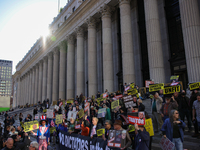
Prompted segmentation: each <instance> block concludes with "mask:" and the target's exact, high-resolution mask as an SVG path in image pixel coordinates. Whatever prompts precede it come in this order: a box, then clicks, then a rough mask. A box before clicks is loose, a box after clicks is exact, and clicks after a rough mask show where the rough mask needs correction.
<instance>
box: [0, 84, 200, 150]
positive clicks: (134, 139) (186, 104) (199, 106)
mask: <svg viewBox="0 0 200 150" xmlns="http://www.w3.org/2000/svg"><path fill="white" fill-rule="evenodd" d="M126 86H127V85H126V84H125V86H124V87H125V88H126ZM125 88H124V89H125ZM105 93H107V97H106V99H104V100H103V101H100V102H98V101H97V98H99V97H101V93H100V92H98V93H97V94H96V95H95V96H94V97H88V98H84V96H83V94H80V95H79V96H78V95H77V96H76V97H75V98H74V101H73V102H71V103H67V101H66V103H65V107H63V104H62V105H61V103H62V101H61V99H59V100H58V101H57V106H58V109H56V108H55V109H54V113H53V114H54V117H53V118H47V124H48V126H49V127H56V131H54V132H53V133H51V138H50V142H52V143H53V144H56V143H58V141H59V136H58V134H59V131H60V130H63V131H66V132H69V133H70V134H80V135H82V136H89V137H91V138H94V137H97V130H98V129H101V128H105V134H103V135H102V137H98V138H102V139H104V140H108V135H109V131H110V130H122V131H124V130H126V131H127V132H126V144H125V147H123V148H122V149H128V148H130V149H134V150H141V149H142V150H150V149H151V144H152V136H151V137H150V135H149V133H148V132H147V131H146V129H145V127H144V125H137V124H135V125H131V124H127V121H126V117H127V114H128V113H130V112H140V111H145V105H144V104H143V103H142V100H141V99H140V98H139V97H137V96H136V95H133V96H132V98H133V102H134V103H135V106H134V107H130V108H126V107H125V104H124V101H123V96H126V95H128V93H127V91H125V90H123V92H122V93H121V92H120V91H117V92H116V93H109V92H108V91H107V90H106V91H105ZM121 94H122V95H123V96H122V97H121V98H119V107H117V108H115V109H114V110H112V109H111V103H112V102H113V101H115V97H116V96H118V95H121ZM152 94H153V98H152V99H151V103H152V106H151V108H152V110H151V112H152V114H148V113H147V112H146V111H145V118H146V119H148V118H150V117H149V116H151V118H152V122H153V129H154V133H155V134H158V135H160V136H163V137H167V138H168V139H169V140H170V141H171V142H173V143H174V144H175V147H176V149H177V150H182V149H183V139H184V130H185V126H186V124H185V120H184V119H185V117H186V118H187V127H188V132H191V131H192V123H193V125H194V129H195V134H194V135H192V136H193V137H197V138H200V134H199V127H200V94H199V93H198V91H197V90H194V91H192V94H191V97H190V98H188V97H187V96H186V93H185V91H184V90H182V91H181V92H180V93H177V92H175V93H174V94H172V95H163V91H162V90H160V91H159V92H155V93H152ZM86 102H89V104H90V111H89V114H84V116H83V117H82V119H80V117H79V113H78V112H79V111H80V110H81V109H82V108H83V109H84V107H85V103H86ZM49 108H50V104H49V100H48V99H47V100H44V101H43V103H41V102H40V101H39V102H38V106H37V107H35V108H34V110H33V116H32V115H31V114H28V115H27V116H23V114H22V113H20V114H19V116H18V118H16V115H15V116H9V115H8V113H7V112H6V113H5V114H4V116H5V120H4V129H3V128H2V125H1V124H0V136H1V141H0V142H1V143H0V149H3V150H8V149H21V150H26V149H31V148H34V149H38V143H37V142H32V143H31V141H30V139H29V138H28V137H29V136H28V134H27V133H24V132H23V123H24V122H29V121H31V120H34V118H35V116H36V115H37V114H38V113H43V111H44V110H45V109H49ZM101 108H106V115H105V117H101V118H98V110H99V109H101ZM69 111H76V112H77V116H76V119H74V118H72V117H71V118H69V117H68V113H69ZM63 113H64V114H65V117H66V118H64V119H63V123H61V124H57V125H56V124H55V118H56V115H59V114H63ZM43 115H45V114H43ZM124 116H125V118H124ZM67 118H69V119H67ZM16 119H19V121H20V124H21V126H18V127H15V126H13V124H14V123H15V120H16ZM78 124H80V128H78V129H77V128H76V125H78ZM3 130H4V132H2V131H3Z"/></svg>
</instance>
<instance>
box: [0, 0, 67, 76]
mask: <svg viewBox="0 0 200 150" xmlns="http://www.w3.org/2000/svg"><path fill="white" fill-rule="evenodd" d="M66 3H67V0H60V7H64V6H65V5H66ZM57 14H58V0H0V59H5V60H11V61H13V73H14V72H15V70H16V68H15V67H16V65H17V63H18V62H19V61H20V60H22V58H23V57H24V56H25V55H26V53H27V52H28V51H29V50H30V48H31V47H32V46H33V45H34V43H35V42H36V41H37V39H39V38H40V36H43V35H46V34H47V33H48V26H49V24H50V23H51V22H52V21H53V18H54V17H56V16H57Z"/></svg>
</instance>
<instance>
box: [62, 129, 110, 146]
mask: <svg viewBox="0 0 200 150" xmlns="http://www.w3.org/2000/svg"><path fill="white" fill-rule="evenodd" d="M59 149H62V150H108V147H107V142H106V141H104V140H103V139H101V138H96V137H94V138H93V139H91V138H90V137H87V136H82V135H79V134H73V133H72V134H70V133H68V132H65V131H62V130H60V133H59Z"/></svg>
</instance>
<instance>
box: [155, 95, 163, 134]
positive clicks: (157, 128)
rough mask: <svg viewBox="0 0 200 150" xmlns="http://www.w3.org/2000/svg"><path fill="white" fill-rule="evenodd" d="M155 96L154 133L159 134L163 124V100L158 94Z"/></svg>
mask: <svg viewBox="0 0 200 150" xmlns="http://www.w3.org/2000/svg"><path fill="white" fill-rule="evenodd" d="M153 96H154V97H153V100H152V121H153V128H154V132H155V133H157V132H159V131H160V129H161V127H162V124H163V121H162V116H161V114H160V109H161V107H162V102H163V99H162V98H161V97H160V96H159V95H158V93H157V92H156V93H155V94H154V95H153Z"/></svg>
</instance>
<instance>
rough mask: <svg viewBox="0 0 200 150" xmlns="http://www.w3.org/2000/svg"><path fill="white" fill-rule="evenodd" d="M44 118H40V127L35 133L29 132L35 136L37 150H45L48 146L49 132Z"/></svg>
mask: <svg viewBox="0 0 200 150" xmlns="http://www.w3.org/2000/svg"><path fill="white" fill-rule="evenodd" d="M46 122H47V121H46V116H41V117H40V124H41V125H40V126H39V129H38V130H37V133H34V132H33V131H31V132H32V133H33V134H34V135H37V142H38V143H39V149H42V147H43V150H47V146H48V145H50V130H49V127H48V126H47V125H46Z"/></svg>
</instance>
